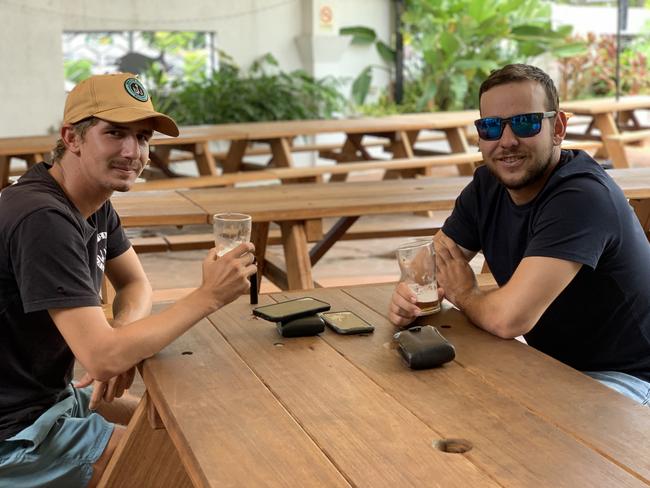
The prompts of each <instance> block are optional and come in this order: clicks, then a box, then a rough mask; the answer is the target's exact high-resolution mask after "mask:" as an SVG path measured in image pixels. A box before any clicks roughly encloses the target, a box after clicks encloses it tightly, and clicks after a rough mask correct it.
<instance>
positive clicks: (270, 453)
mask: <svg viewBox="0 0 650 488" xmlns="http://www.w3.org/2000/svg"><path fill="white" fill-rule="evenodd" d="M392 289H393V285H379V286H378V285H375V286H364V287H350V288H341V289H331V288H330V289H318V290H311V291H310V292H309V295H310V296H314V297H316V298H319V299H321V300H325V301H326V302H328V303H330V304H331V306H332V310H350V311H353V312H355V313H357V314H358V315H359V316H361V317H362V318H364V319H365V320H367V321H368V322H370V323H371V324H373V325H374V326H375V332H374V333H372V334H369V335H365V336H341V335H336V334H335V333H333V332H332V331H330V330H329V329H328V330H325V331H324V332H323V333H321V334H320V335H319V336H313V337H301V338H291V339H287V338H282V337H281V336H280V335H279V334H278V333H277V331H276V328H275V324H272V323H270V322H266V321H264V320H261V319H256V318H255V317H254V316H253V315H252V314H251V309H252V307H253V306H252V305H249V304H248V302H247V300H246V299H244V298H241V299H238V300H237V301H235V302H234V303H232V304H230V305H228V306H226V307H224V308H223V309H222V310H220V311H218V312H217V313H215V314H213V315H211V316H210V317H209V319H204V320H202V321H201V322H200V323H199V324H197V325H196V326H195V327H193V328H192V329H191V330H190V331H189V332H187V333H186V334H185V335H183V336H182V337H181V338H179V339H178V340H176V341H175V342H174V343H173V344H171V345H170V346H169V347H167V348H166V349H165V350H163V351H162V352H161V353H159V354H157V355H156V356H154V357H152V358H150V359H148V360H146V361H145V362H144V363H143V365H142V368H141V372H142V376H143V378H144V383H145V386H146V389H147V391H146V393H145V396H144V398H143V401H142V402H141V404H140V406H139V407H138V410H137V411H136V414H135V416H134V417H133V419H132V421H131V423H130V424H129V427H128V430H127V434H126V438H125V440H124V441H123V442H122V444H121V445H120V446H119V447H118V449H117V450H116V452H115V455H114V457H113V459H112V460H111V461H110V464H109V466H108V468H107V471H106V472H105V475H104V477H103V479H102V482H101V483H100V486H102V487H117V486H175V487H189V486H195V487H209V486H215V487H217V486H247V487H257V486H265V487H282V486H286V487H296V486H300V487H321V486H322V487H335V486H336V487H338V486H340V487H352V486H354V487H372V488H381V487H394V486H427V487H434V486H439V487H454V486H458V487H463V488H464V487H467V486H481V487H492V486H494V487H498V486H522V487H528V486H549V487H550V486H552V487H571V488H573V487H576V486H593V487H608V488H609V487H612V486H616V487H642V486H646V487H647V486H649V485H650V443H648V442H647V439H648V437H649V436H650V415H648V407H647V406H641V405H638V404H636V403H634V402H633V401H632V400H630V399H628V398H626V397H624V396H622V395H620V394H618V393H616V392H614V391H613V390H611V389H609V388H607V387H605V386H603V385H601V384H600V383H598V382H597V381H595V380H593V379H591V378H589V377H588V376H586V375H584V374H582V373H580V372H578V371H576V370H574V369H572V368H570V367H568V366H566V365H564V364H562V363H560V362H558V361H556V360H554V359H552V358H550V357H548V356H546V355H544V354H542V353H541V352H539V351H537V350H535V349H533V348H531V347H528V346H527V345H525V344H523V343H521V342H519V341H516V340H503V339H499V338H497V337H495V336H493V335H490V334H488V333H487V332H485V331H482V330H480V329H478V328H476V327H475V326H473V325H472V324H471V323H469V321H468V320H467V319H466V318H465V317H464V316H463V315H462V314H461V313H460V312H458V311H457V310H455V309H453V308H451V307H449V306H448V305H446V304H445V306H444V307H443V311H442V312H440V313H439V314H436V315H432V316H429V317H426V318H422V319H420V320H421V322H420V324H431V325H435V326H437V327H438V328H439V330H440V331H441V332H442V333H443V334H444V335H445V337H446V338H447V339H448V340H449V341H450V342H451V343H452V344H454V346H455V348H456V359H455V360H454V361H452V362H450V363H447V364H445V365H444V366H442V367H438V368H434V369H429V370H421V371H412V370H410V369H408V368H407V367H406V365H405V364H404V363H403V362H402V360H401V358H400V356H399V354H398V352H397V351H396V350H395V348H394V346H393V343H392V335H393V333H394V332H395V331H394V329H393V327H392V326H391V325H390V324H389V322H388V320H387V318H386V309H387V304H388V303H389V299H390V294H391V292H392ZM296 296H299V295H296V294H286V293H283V294H275V295H270V296H269V295H262V296H261V297H260V304H268V303H273V302H274V301H280V300H283V299H286V298H294V297H296ZM300 296H304V293H303V294H300ZM495 358H497V359H496V360H495ZM445 450H447V452H444V451H445ZM455 450H456V451H463V450H465V452H464V453H461V452H455Z"/></svg>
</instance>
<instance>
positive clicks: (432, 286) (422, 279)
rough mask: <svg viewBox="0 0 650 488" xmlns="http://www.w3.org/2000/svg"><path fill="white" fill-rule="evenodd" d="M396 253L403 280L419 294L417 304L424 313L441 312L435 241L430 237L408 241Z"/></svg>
mask: <svg viewBox="0 0 650 488" xmlns="http://www.w3.org/2000/svg"><path fill="white" fill-rule="evenodd" d="M395 254H396V256H397V262H398V263H399V267H400V270H401V272H402V278H401V281H403V282H404V283H406V284H407V285H408V287H409V288H410V289H411V290H412V291H413V293H415V295H416V296H417V303H416V305H417V306H418V307H419V308H420V310H422V315H430V314H432V313H436V312H439V311H440V302H439V300H438V287H437V285H436V262H435V251H434V249H433V242H432V241H431V240H430V239H426V240H416V241H412V242H407V243H405V244H402V245H401V246H399V247H398V248H397V251H396V252H395Z"/></svg>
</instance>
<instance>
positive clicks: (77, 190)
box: [49, 161, 113, 219]
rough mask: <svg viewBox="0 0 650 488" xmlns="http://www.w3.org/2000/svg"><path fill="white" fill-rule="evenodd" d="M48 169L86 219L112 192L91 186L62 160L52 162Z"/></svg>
mask: <svg viewBox="0 0 650 488" xmlns="http://www.w3.org/2000/svg"><path fill="white" fill-rule="evenodd" d="M49 171H50V175H51V176H52V178H54V180H55V181H56V182H57V183H58V184H59V186H60V187H61V189H62V190H63V192H64V193H65V194H66V196H67V197H68V199H69V200H70V201H71V202H72V204H73V205H74V206H75V207H76V208H77V210H79V213H81V215H83V217H84V218H86V219H87V218H88V217H90V216H91V215H92V214H94V213H95V212H96V211H97V210H98V209H99V208H100V207H101V206H102V205H103V204H104V203H105V202H106V201H107V200H108V199H109V198H110V197H111V195H112V193H113V192H106V191H105V190H101V189H98V188H95V187H91V186H90V185H88V184H87V183H85V182H84V181H83V180H82V178H80V173H79V172H78V171H77V170H76V168H74V167H73V166H68V165H66V164H65V163H64V162H63V161H60V162H58V163H54V164H53V165H52V167H51V168H50V170H49Z"/></svg>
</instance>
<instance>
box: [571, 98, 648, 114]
mask: <svg viewBox="0 0 650 488" xmlns="http://www.w3.org/2000/svg"><path fill="white" fill-rule="evenodd" d="M560 108H561V109H562V110H564V111H566V112H572V113H574V114H576V115H596V114H602V113H607V112H618V111H628V110H636V109H650V96H629V97H621V98H620V99H619V100H618V101H617V100H616V99H615V98H613V97H611V98H593V99H589V100H576V101H569V102H562V103H560Z"/></svg>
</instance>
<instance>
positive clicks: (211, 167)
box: [193, 141, 219, 176]
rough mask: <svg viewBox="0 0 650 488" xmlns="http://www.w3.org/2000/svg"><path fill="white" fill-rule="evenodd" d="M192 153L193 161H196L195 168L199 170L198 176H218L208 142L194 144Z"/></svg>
mask: <svg viewBox="0 0 650 488" xmlns="http://www.w3.org/2000/svg"><path fill="white" fill-rule="evenodd" d="M193 152H194V160H195V161H196V166H197V167H198V169H199V174H200V175H204V176H205V175H208V176H210V175H212V176H216V175H218V174H219V172H218V171H217V164H216V163H215V162H214V157H213V156H212V152H211V151H210V143H209V142H208V141H205V142H199V143H197V144H195V145H194V151H193Z"/></svg>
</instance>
